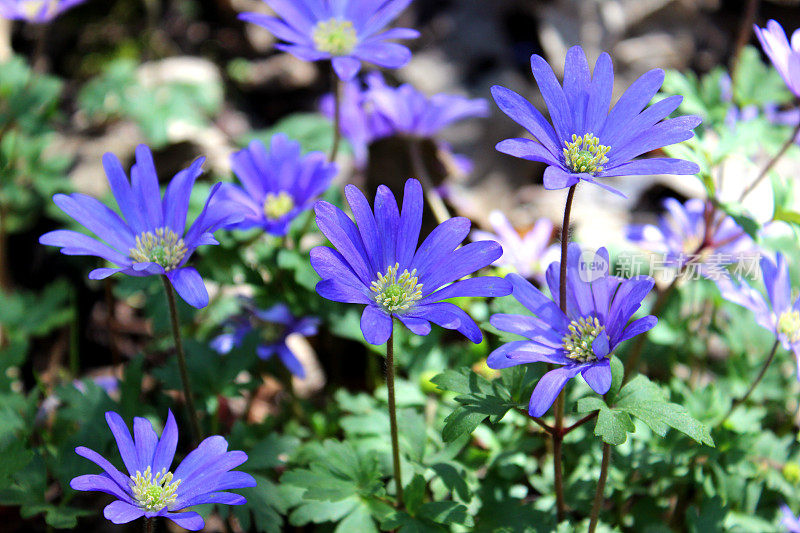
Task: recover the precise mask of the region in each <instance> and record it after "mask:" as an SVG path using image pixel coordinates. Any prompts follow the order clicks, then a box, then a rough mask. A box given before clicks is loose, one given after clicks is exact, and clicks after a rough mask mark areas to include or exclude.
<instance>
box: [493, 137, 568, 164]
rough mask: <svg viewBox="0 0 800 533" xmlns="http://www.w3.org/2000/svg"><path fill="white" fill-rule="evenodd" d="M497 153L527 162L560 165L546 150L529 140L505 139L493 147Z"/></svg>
mask: <svg viewBox="0 0 800 533" xmlns="http://www.w3.org/2000/svg"><path fill="white" fill-rule="evenodd" d="M494 148H495V150H497V151H498V152H502V153H504V154H508V155H510V156H513V157H519V158H520V159H527V160H528V161H539V162H542V163H547V164H548V165H560V164H561V163H560V161H559V160H558V158H556V157H555V156H554V155H553V154H552V153H550V151H549V150H547V148H545V147H544V146H543V145H541V144H539V143H538V142H536V141H532V140H530V139H506V140H504V141H500V142H499V143H497V145H496V146H495V147H494Z"/></svg>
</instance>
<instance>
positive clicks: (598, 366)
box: [581, 359, 611, 394]
mask: <svg viewBox="0 0 800 533" xmlns="http://www.w3.org/2000/svg"><path fill="white" fill-rule="evenodd" d="M581 376H583V379H585V380H586V383H587V384H588V385H589V386H590V387H591V388H592V390H593V391H595V392H596V393H597V394H605V393H607V392H608V389H610V388H611V366H610V361H609V360H608V359H603V360H601V361H599V362H597V363H595V364H592V365H589V366H587V367H586V368H585V369H584V370H583V371H582V372H581Z"/></svg>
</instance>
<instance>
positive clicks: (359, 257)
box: [314, 200, 419, 285]
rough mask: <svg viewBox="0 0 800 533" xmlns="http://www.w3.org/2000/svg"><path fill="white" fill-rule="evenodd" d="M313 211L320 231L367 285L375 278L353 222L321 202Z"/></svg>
mask: <svg viewBox="0 0 800 533" xmlns="http://www.w3.org/2000/svg"><path fill="white" fill-rule="evenodd" d="M314 211H315V212H316V215H317V226H318V227H319V229H320V231H322V233H323V234H324V235H325V236H326V237H327V238H328V240H329V241H331V243H332V244H333V245H334V246H335V247H336V250H337V251H338V252H339V253H340V254H341V255H342V256H343V257H344V259H345V260H346V261H347V264H348V265H349V266H350V268H351V269H352V270H353V272H355V273H356V275H357V276H358V278H359V279H360V280H361V282H362V283H363V284H364V285H369V284H370V283H371V282H372V280H373V279H374V277H375V276H374V272H373V271H372V269H371V268H370V265H369V263H368V261H367V252H366V250H365V249H364V243H363V242H362V241H361V236H360V235H359V233H358V230H357V228H356V226H355V224H353V221H352V220H350V218H349V217H348V216H347V215H345V214H344V212H343V211H342V210H341V209H339V208H338V207H336V206H334V205H332V204H329V203H328V202H325V201H322V200H321V201H319V202H317V203H316V204H315V205H314ZM417 231H419V230H417ZM415 244H416V243H415Z"/></svg>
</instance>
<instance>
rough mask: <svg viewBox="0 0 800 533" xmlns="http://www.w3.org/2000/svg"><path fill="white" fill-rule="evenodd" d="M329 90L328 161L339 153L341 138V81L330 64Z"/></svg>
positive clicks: (331, 161)
mask: <svg viewBox="0 0 800 533" xmlns="http://www.w3.org/2000/svg"><path fill="white" fill-rule="evenodd" d="M331 90H332V91H333V145H332V146H331V152H330V154H328V162H329V163H333V162H334V161H335V160H336V154H337V153H339V143H340V141H341V139H342V131H341V129H342V81H341V80H340V79H339V76H337V75H336V71H335V70H334V68H333V65H331Z"/></svg>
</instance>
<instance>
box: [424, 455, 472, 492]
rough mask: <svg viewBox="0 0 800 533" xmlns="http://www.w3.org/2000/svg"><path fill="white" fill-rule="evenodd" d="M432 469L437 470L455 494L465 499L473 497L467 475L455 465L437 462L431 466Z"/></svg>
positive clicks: (437, 473) (440, 477)
mask: <svg viewBox="0 0 800 533" xmlns="http://www.w3.org/2000/svg"><path fill="white" fill-rule="evenodd" d="M431 469H432V470H433V471H434V472H436V475H438V476H439V479H441V480H442V483H444V485H445V487H447V488H448V490H449V491H450V492H452V493H453V494H454V495H456V496H458V497H459V498H461V499H462V500H464V501H468V500H469V499H470V498H472V491H470V489H469V485H467V481H466V475H465V474H464V473H463V472H459V470H458V469H457V468H456V467H455V466H453V465H451V464H449V463H437V464H435V465H433V466H431Z"/></svg>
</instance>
